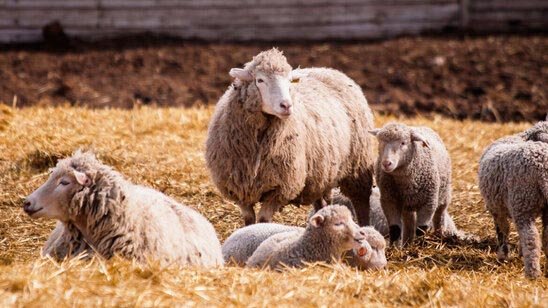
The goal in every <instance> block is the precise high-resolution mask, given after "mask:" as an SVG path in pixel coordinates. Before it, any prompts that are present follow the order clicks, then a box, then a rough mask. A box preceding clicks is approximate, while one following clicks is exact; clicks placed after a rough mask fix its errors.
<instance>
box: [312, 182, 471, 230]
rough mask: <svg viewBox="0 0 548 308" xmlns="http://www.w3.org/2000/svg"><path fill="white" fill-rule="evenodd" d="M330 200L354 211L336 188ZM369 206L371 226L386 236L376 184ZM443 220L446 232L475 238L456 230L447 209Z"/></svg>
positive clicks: (384, 219) (385, 224) (348, 200)
mask: <svg viewBox="0 0 548 308" xmlns="http://www.w3.org/2000/svg"><path fill="white" fill-rule="evenodd" d="M332 202H333V204H340V205H344V206H346V207H347V208H348V209H349V210H350V212H351V213H354V205H353V204H352V201H350V199H348V198H347V197H346V196H344V195H343V194H341V193H340V192H339V191H337V190H334V192H333V199H332ZM369 206H370V211H369V216H370V218H371V226H373V227H374V228H375V230H377V231H378V232H380V234H382V235H383V236H388V235H389V231H390V229H389V226H388V221H387V220H386V216H384V212H383V210H382V206H381V192H380V190H379V187H377V186H374V187H373V188H372V189H371V197H370V199H369ZM313 214H314V212H312V213H310V216H312V215H313ZM354 215H355V214H353V216H354ZM443 222H444V225H443V229H444V230H447V231H446V232H447V233H448V234H455V235H458V237H460V238H468V239H470V240H473V239H475V236H473V235H470V234H466V233H465V232H463V231H461V230H458V229H457V227H456V226H455V223H454V222H453V218H452V217H451V215H449V212H447V211H445V218H444V219H443ZM426 227H427V228H431V227H432V221H431V220H430V221H428V223H427V225H426ZM400 228H401V226H400ZM422 231H424V229H420V230H419V232H422Z"/></svg>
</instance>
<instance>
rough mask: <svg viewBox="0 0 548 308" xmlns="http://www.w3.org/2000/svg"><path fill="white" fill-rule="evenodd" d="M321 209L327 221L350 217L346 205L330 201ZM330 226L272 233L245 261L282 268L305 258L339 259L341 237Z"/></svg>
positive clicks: (347, 219) (314, 260)
mask: <svg viewBox="0 0 548 308" xmlns="http://www.w3.org/2000/svg"><path fill="white" fill-rule="evenodd" d="M319 212H321V213H322V215H323V216H324V217H325V221H336V220H342V221H351V220H352V218H351V215H350V212H349V211H348V209H347V208H346V207H343V206H337V205H331V206H328V207H325V208H323V209H321V210H320V211H319ZM331 228H332V227H331V226H322V227H313V226H311V225H310V224H309V225H307V227H306V228H305V229H304V231H303V230H294V231H287V232H282V233H277V234H274V235H272V236H270V237H269V238H268V239H266V240H265V241H264V242H262V243H261V244H260V245H259V247H257V249H256V250H255V252H253V254H252V255H251V257H249V259H248V260H247V262H246V266H247V267H264V266H268V267H270V268H274V269H279V268H280V267H281V266H283V265H286V266H289V267H301V266H303V265H304V263H305V262H307V263H312V262H327V263H331V262H332V261H333V260H336V261H338V260H340V259H341V257H342V255H343V253H344V252H345V249H344V248H343V247H342V246H341V242H340V239H336V238H335V237H334V236H333V232H334V231H333V230H331Z"/></svg>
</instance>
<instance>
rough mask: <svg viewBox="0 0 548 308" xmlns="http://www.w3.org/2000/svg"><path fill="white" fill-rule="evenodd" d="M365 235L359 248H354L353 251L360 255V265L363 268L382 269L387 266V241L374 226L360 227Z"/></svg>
mask: <svg viewBox="0 0 548 308" xmlns="http://www.w3.org/2000/svg"><path fill="white" fill-rule="evenodd" d="M360 231H361V232H362V234H364V235H365V240H364V241H362V243H361V246H360V247H359V248H354V249H353V253H354V254H355V255H356V256H357V257H358V261H359V262H360V267H361V268H363V269H382V268H384V267H385V266H386V264H387V261H386V254H385V249H386V241H385V240H384V237H383V236H382V235H381V234H380V233H379V232H378V231H376V230H375V229H374V228H372V227H362V228H361V229H360Z"/></svg>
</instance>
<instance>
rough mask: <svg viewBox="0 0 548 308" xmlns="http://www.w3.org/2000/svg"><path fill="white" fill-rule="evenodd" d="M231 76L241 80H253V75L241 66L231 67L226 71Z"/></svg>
mask: <svg viewBox="0 0 548 308" xmlns="http://www.w3.org/2000/svg"><path fill="white" fill-rule="evenodd" d="M228 74H229V75H230V76H232V78H238V79H240V80H243V81H251V80H253V75H251V73H250V72H248V71H246V70H244V69H243V68H232V69H230V72H229V73H228Z"/></svg>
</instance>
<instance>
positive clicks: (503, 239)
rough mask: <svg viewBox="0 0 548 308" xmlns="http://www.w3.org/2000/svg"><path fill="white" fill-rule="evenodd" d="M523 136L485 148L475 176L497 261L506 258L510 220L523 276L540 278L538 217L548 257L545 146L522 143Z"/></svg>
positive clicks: (547, 158)
mask: <svg viewBox="0 0 548 308" xmlns="http://www.w3.org/2000/svg"><path fill="white" fill-rule="evenodd" d="M535 127H536V126H535ZM535 127H533V128H535ZM528 131H529V132H530V131H531V130H527V131H525V132H528ZM524 135H526V134H525V133H524V134H518V135H514V136H510V137H505V138H501V139H499V140H497V141H495V142H494V143H493V144H491V145H490V146H489V147H487V149H486V150H485V152H484V153H483V155H482V157H481V159H480V165H479V172H478V177H479V187H480V191H481V195H482V196H483V199H484V200H485V205H486V207H487V209H488V210H489V212H490V213H491V215H492V216H493V220H494V222H495V229H496V233H497V242H498V248H497V257H498V259H499V260H507V259H508V253H509V250H508V233H509V231H510V223H509V218H510V217H511V218H512V220H513V221H514V223H515V225H516V228H517V231H518V233H519V239H520V248H521V252H522V255H523V259H524V263H525V275H526V276H527V277H530V278H536V277H539V276H540V275H541V269H540V252H541V243H540V239H539V234H538V230H537V228H536V226H535V220H536V218H537V217H539V216H541V217H542V225H543V229H544V230H543V235H542V245H543V246H544V253H545V255H547V256H548V144H546V143H545V142H543V141H541V142H535V141H526V139H523V138H522V137H523V136H524ZM534 136H536V134H535V135H534Z"/></svg>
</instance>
